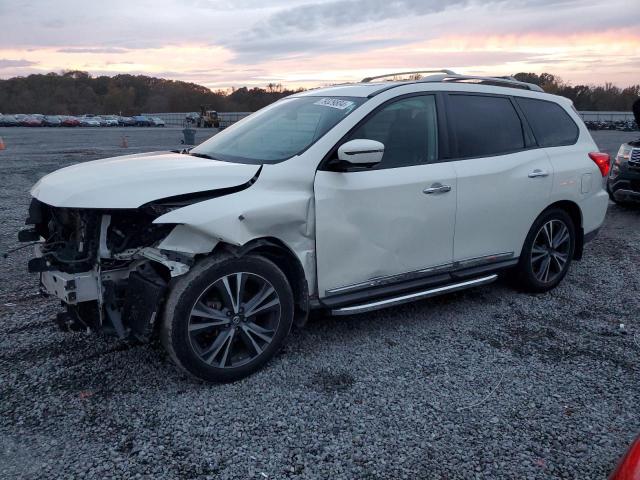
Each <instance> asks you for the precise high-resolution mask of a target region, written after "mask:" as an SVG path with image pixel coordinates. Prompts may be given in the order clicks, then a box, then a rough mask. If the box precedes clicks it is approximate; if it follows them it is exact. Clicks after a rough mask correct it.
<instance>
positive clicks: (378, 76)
mask: <svg viewBox="0 0 640 480" xmlns="http://www.w3.org/2000/svg"><path fill="white" fill-rule="evenodd" d="M420 73H446V74H447V75H456V72H453V71H451V70H445V69H440V70H416V71H415V72H397V73H386V74H384V75H377V76H375V77H366V78H363V79H362V80H361V82H360V83H369V82H371V81H372V80H377V79H379V78H385V77H399V76H401V75H417V74H420Z"/></svg>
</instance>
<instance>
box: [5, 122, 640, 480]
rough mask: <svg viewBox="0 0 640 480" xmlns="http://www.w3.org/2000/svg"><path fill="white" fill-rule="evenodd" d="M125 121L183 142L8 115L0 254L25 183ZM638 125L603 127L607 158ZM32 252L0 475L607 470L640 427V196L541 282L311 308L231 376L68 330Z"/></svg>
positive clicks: (15, 336) (13, 265)
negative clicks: (272, 350) (548, 287)
mask: <svg viewBox="0 0 640 480" xmlns="http://www.w3.org/2000/svg"><path fill="white" fill-rule="evenodd" d="M123 132H124V133H126V134H127V135H129V145H130V148H129V149H128V151H142V150H152V149H156V148H157V147H159V146H161V147H162V148H167V147H175V146H177V142H178V141H179V139H180V137H181V134H180V131H179V130H178V129H165V130H157V129H156V130H154V129H126V130H124V131H123V130H119V129H113V130H108V131H105V130H81V129H76V130H56V129H33V130H26V129H0V136H1V137H3V138H4V140H5V142H6V144H7V149H6V150H5V151H2V152H0V172H1V173H0V178H2V182H1V185H0V226H1V227H0V249H1V248H8V247H11V246H15V244H16V242H15V235H16V231H17V230H18V229H19V228H21V226H22V224H23V219H24V217H25V213H26V207H27V205H28V194H27V192H28V188H29V187H30V186H31V184H32V183H34V182H35V181H36V180H37V179H38V178H39V177H40V176H42V175H43V174H45V173H47V172H49V171H51V170H54V169H55V168H58V167H60V166H63V165H68V164H71V163H74V162H78V161H84V160H89V159H93V158H99V157H104V156H109V155H117V154H120V153H122V152H124V149H121V148H119V143H120V140H121V135H122V134H123ZM209 133H210V131H209ZM206 134H207V132H203V131H200V132H199V139H201V138H204V137H203V136H204V135H206ZM632 136H633V134H631V135H630V134H620V133H615V132H596V133H595V134H594V137H595V138H596V140H597V141H598V143H599V144H600V146H601V148H602V149H604V150H609V151H611V152H612V153H613V152H615V150H617V147H618V146H619V144H620V143H621V142H622V141H624V140H628V139H629V138H630V137H632ZM27 257H28V253H27V252H25V251H21V252H17V253H15V254H13V255H12V256H10V257H9V259H7V260H4V261H2V260H0V262H2V264H1V265H2V268H1V269H0V318H1V321H0V477H1V478H38V479H42V478H56V479H58V478H78V477H80V478H154V479H158V478H221V479H225V478H238V479H241V478H242V479H245V478H310V479H311V478H317V479H327V478H331V479H354V478H358V479H365V478H370V479H378V478H380V479H382V478H384V479H400V478H409V479H414V478H434V479H439V478H441V479H457V478H518V479H529V478H532V479H538V478H540V479H542V478H571V479H597V478H605V477H606V475H607V474H608V472H609V471H610V470H611V469H612V468H613V466H614V464H615V461H616V459H617V458H618V457H619V456H620V454H621V453H622V451H623V450H624V449H625V448H626V447H627V445H628V444H629V443H630V441H631V440H632V439H633V438H634V436H635V435H636V434H637V433H638V432H639V431H640V418H639V416H638V411H637V407H638V405H640V388H639V380H638V379H639V378H640V376H639V374H640V368H639V366H638V354H639V352H640V333H639V332H640V325H639V319H638V316H639V312H640V298H639V296H638V291H640V266H639V265H640V210H631V209H624V208H621V207H618V206H615V205H611V206H610V209H609V213H608V215H607V220H606V224H605V226H604V229H603V231H602V232H601V234H600V236H599V237H598V238H597V240H595V241H594V242H593V243H591V244H590V245H589V246H588V247H587V249H586V252H585V259H584V260H583V261H581V262H577V263H574V264H573V266H572V268H571V271H570V273H569V275H568V277H567V278H566V280H565V281H564V282H563V284H562V285H561V286H560V287H559V288H557V289H556V290H555V291H553V292H551V293H549V294H545V295H527V294H522V293H517V292H516V291H514V290H513V289H512V288H510V286H509V285H508V284H507V283H506V282H505V281H503V282H498V283H495V284H493V285H491V286H489V287H485V288H481V289H476V290H470V291H466V292H462V293H457V294H452V295H448V296H445V297H440V298H436V299H432V300H429V301H423V302H419V303H415V304H412V305H407V306H404V307H402V308H396V309H393V310H390V311H381V312H377V313H372V314H364V315H359V316H353V317H341V318H321V319H315V320H314V321H312V322H310V324H309V325H308V326H307V327H306V328H305V329H303V330H301V331H296V332H294V333H293V335H292V337H291V338H290V341H289V342H288V344H287V346H286V348H285V351H284V352H283V353H281V354H280V355H278V357H277V358H276V359H274V361H272V362H271V363H270V364H269V365H268V366H267V368H266V369H264V370H263V371H261V372H259V373H257V374H256V375H253V376H252V377H250V378H247V379H245V380H243V381H240V382H237V383H234V384H231V385H214V386H210V385H201V384H197V383H194V382H192V381H190V380H188V379H187V378H185V377H184V376H183V375H181V374H179V373H178V372H177V371H176V370H175V369H174V368H173V367H172V365H171V364H170V363H169V360H168V358H167V356H166V355H165V354H164V352H163V351H162V349H161V348H160V347H159V346H157V345H134V344H128V343H125V342H121V341H118V340H115V339H111V338H101V337H98V336H95V335H88V334H81V333H75V334H68V333H61V332H59V331H58V330H57V329H56V327H55V326H54V325H53V323H52V321H51V318H52V317H53V315H54V314H55V313H56V311H57V310H58V305H57V304H56V302H55V301H52V300H47V299H42V298H40V297H39V296H38V294H37V288H36V278H35V277H34V276H33V275H29V274H27V273H26V272H25V264H26V260H27ZM621 323H624V324H625V326H626V327H625V329H624V331H623V330H621V329H620V327H619V325H620V324H621Z"/></svg>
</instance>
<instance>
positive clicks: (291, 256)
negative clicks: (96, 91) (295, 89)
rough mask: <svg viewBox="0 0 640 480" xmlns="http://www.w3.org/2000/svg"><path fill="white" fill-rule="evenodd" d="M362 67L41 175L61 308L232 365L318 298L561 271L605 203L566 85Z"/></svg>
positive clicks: (450, 287)
mask: <svg viewBox="0 0 640 480" xmlns="http://www.w3.org/2000/svg"><path fill="white" fill-rule="evenodd" d="M395 75H397V74H394V75H391V77H392V78H393V77H394V76H395ZM372 80H373V79H365V80H363V82H362V83H360V84H349V85H340V86H335V87H328V88H322V89H317V90H308V91H305V92H300V93H296V94H294V95H291V96H289V97H287V98H285V99H282V100H280V101H278V102H276V103H273V104H271V105H269V106H268V107H266V108H264V109H262V110H260V112H258V113H255V114H253V115H250V116H248V117H247V118H246V119H245V120H243V121H242V122H241V123H239V124H237V125H236V126H235V127H234V128H231V129H227V130H224V131H222V132H220V133H219V134H217V135H215V136H213V137H211V138H210V139H209V140H207V141H205V142H204V143H202V144H201V145H198V146H197V147H195V148H193V149H191V150H189V151H182V152H178V151H176V152H174V153H171V152H155V153H144V154H139V155H129V156H126V157H116V158H112V159H103V160H97V161H94V162H86V163H81V164H78V165H75V166H73V167H71V168H65V169H62V170H58V171H56V172H54V173H51V174H49V175H47V176H45V177H44V178H42V179H41V180H40V181H39V182H38V183H37V184H36V185H34V187H33V188H32V190H31V194H32V196H33V200H32V203H31V206H30V208H29V217H28V220H27V222H26V223H27V224H29V225H31V227H29V229H27V230H24V231H22V232H21V234H20V237H19V238H20V240H22V241H25V242H27V241H34V240H39V242H40V243H39V246H38V247H37V248H36V252H37V253H36V255H37V258H34V259H32V260H31V261H30V262H29V270H30V271H31V272H39V273H40V281H41V287H42V289H43V290H44V291H45V292H47V293H49V294H50V295H52V296H55V297H56V298H58V299H60V300H61V301H62V302H63V303H64V304H66V305H67V312H66V313H61V315H62V317H61V323H63V324H66V325H68V324H70V323H72V324H73V323H75V324H77V325H78V326H79V327H82V328H84V329H85V330H86V328H93V329H95V330H102V331H111V332H116V333H117V334H118V335H119V336H120V337H121V338H126V337H127V336H134V337H135V338H138V339H142V340H146V341H149V340H151V339H153V338H157V337H159V338H160V340H161V343H162V345H163V346H164V348H165V349H166V350H167V352H168V354H169V356H170V358H171V359H172V360H173V361H174V362H175V363H176V365H178V366H179V367H180V368H182V369H183V370H184V371H186V372H188V373H189V374H191V375H192V376H195V377H198V378H200V379H203V380H208V381H232V380H237V379H239V378H242V377H245V376H247V375H249V374H251V373H252V372H255V371H256V370H258V369H259V368H261V367H262V366H263V365H264V364H265V363H266V362H267V361H268V360H269V359H270V358H272V357H273V356H274V355H275V354H276V352H277V351H278V349H279V348H280V347H281V346H282V344H283V342H284V341H285V338H286V337H287V335H288V334H289V332H290V330H291V327H292V325H293V324H297V325H303V324H304V323H305V321H306V319H307V318H308V315H309V312H310V311H311V310H312V309H322V310H324V311H326V312H330V313H331V314H333V315H352V314H357V313H365V312H369V311H372V310H376V309H380V308H395V307H396V306H398V305H400V304H403V303H406V302H410V301H415V300H420V299H425V298H429V297H433V296H435V295H439V294H442V293H446V292H454V291H458V290H462V289H465V288H470V287H477V286H481V285H486V284H489V283H491V282H493V281H494V280H496V279H497V277H498V273H499V272H501V271H504V270H512V271H513V274H514V277H515V278H516V279H517V282H518V284H519V286H520V288H522V289H523V290H525V291H530V292H537V293H541V292H546V291H549V290H551V289H553V288H555V287H556V286H557V285H559V284H560V282H562V280H563V278H564V277H565V276H566V274H567V272H568V271H569V268H570V266H571V264H572V261H573V260H579V259H580V258H582V255H583V246H584V245H585V243H586V242H588V241H590V240H591V239H593V238H594V237H595V236H596V235H597V233H598V230H599V228H600V226H601V225H602V223H603V221H604V218H605V214H606V211H607V206H608V204H609V200H608V197H607V193H606V192H605V190H604V180H605V178H606V177H607V174H608V173H609V166H610V159H609V155H608V154H605V153H600V152H598V147H597V145H596V144H595V142H594V141H593V139H592V138H591V135H590V134H589V131H588V130H587V128H586V127H585V125H584V123H583V122H582V120H581V118H580V117H579V115H578V113H577V112H576V111H575V110H574V109H573V107H572V103H571V101H570V100H568V99H566V98H563V97H559V96H556V95H550V94H547V93H544V91H543V90H542V89H541V88H540V87H538V86H536V85H532V84H528V83H523V82H518V81H516V80H513V79H505V78H493V77H473V76H465V75H456V74H455V73H453V72H450V71H440V72H439V73H436V74H434V73H433V72H431V73H430V74H429V75H428V76H425V77H424V78H422V79H421V80H419V81H415V80H412V81H406V82H402V81H386V82H384V81H372ZM471 82H473V83H471ZM310 205H311V206H313V208H312V209H310ZM381 226H386V228H381ZM575 273H576V275H580V271H576V272H575ZM536 298H539V297H532V300H531V301H537V300H535V299H536ZM432 307H433V308H438V307H437V305H432ZM542 307H543V305H542V303H541V304H540V308H542Z"/></svg>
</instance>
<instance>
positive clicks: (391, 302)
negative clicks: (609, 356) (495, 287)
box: [331, 273, 498, 315]
mask: <svg viewBox="0 0 640 480" xmlns="http://www.w3.org/2000/svg"><path fill="white" fill-rule="evenodd" d="M496 278H498V275H497V274H495V273H494V274H493V275H488V276H486V277H480V278H474V279H473V280H467V281H465V282H458V283H451V284H449V285H444V286H442V287H437V288H431V289H429V290H422V291H419V292H414V293H408V294H405V295H401V296H398V297H391V298H385V299H384V300H377V301H374V302H367V303H361V304H359V305H351V306H348V307H341V308H335V309H333V310H331V314H332V315H354V314H356V313H364V312H370V311H372V310H379V309H382V308H387V307H393V306H396V305H401V304H403V303H409V302H413V301H415V300H422V299H424V298H430V297H435V296H437V295H442V294H444V293H451V292H457V291H458V290H464V289H467V288H471V287H479V286H480V285H486V284H488V283H491V282H493V281H495V280H496Z"/></svg>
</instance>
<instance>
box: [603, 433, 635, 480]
mask: <svg viewBox="0 0 640 480" xmlns="http://www.w3.org/2000/svg"><path fill="white" fill-rule="evenodd" d="M609 480H640V437H638V438H636V441H635V442H633V444H632V445H631V448H629V450H627V453H625V455H624V457H622V459H621V460H620V463H618V466H617V467H616V469H615V470H614V471H613V472H611V475H609Z"/></svg>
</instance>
